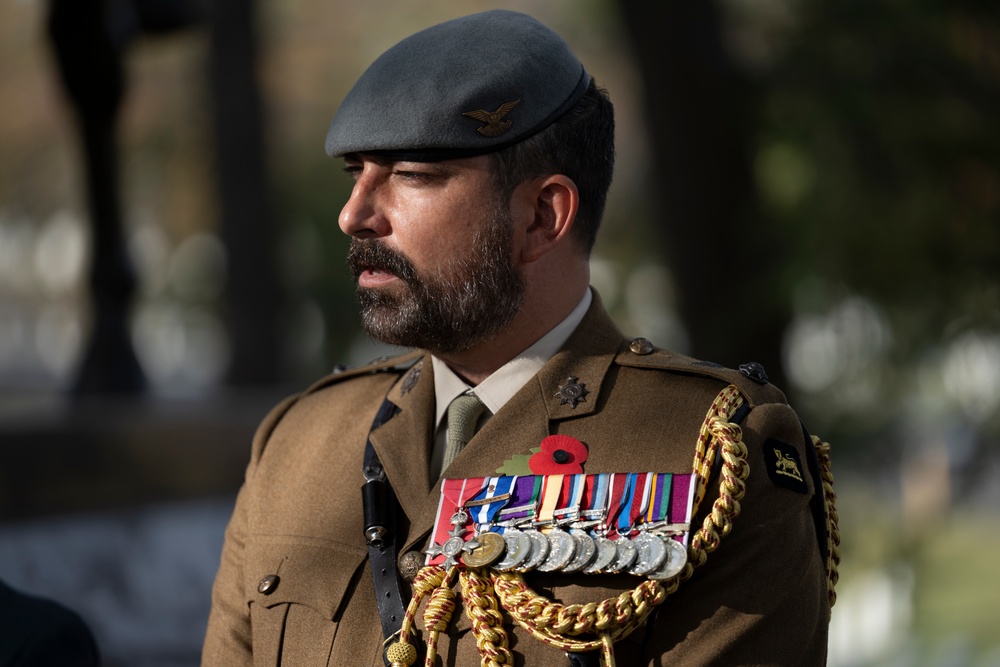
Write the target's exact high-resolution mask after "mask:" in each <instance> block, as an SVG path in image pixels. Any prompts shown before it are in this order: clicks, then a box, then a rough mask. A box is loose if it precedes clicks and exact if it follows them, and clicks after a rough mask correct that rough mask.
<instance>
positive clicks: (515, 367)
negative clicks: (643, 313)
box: [431, 288, 593, 428]
mask: <svg viewBox="0 0 1000 667" xmlns="http://www.w3.org/2000/svg"><path fill="white" fill-rule="evenodd" d="M591 301H593V297H592V296H591V293H590V289H589V288H588V289H587V290H586V291H585V292H584V294H583V298H582V299H580V303H578V304H577V305H576V308H574V309H573V311H572V312H571V313H570V314H569V315H567V316H566V318H565V319H563V321H562V322H560V323H559V324H557V325H555V326H554V327H553V328H552V329H550V330H549V332H548V333H547V334H545V335H544V336H542V337H541V338H539V339H538V340H537V341H535V343H534V344H532V345H531V346H530V347H529V348H527V349H526V350H524V351H523V352H521V353H520V354H518V355H517V356H516V357H514V358H513V359H511V360H510V361H508V362H507V363H506V364H504V365H503V366H501V367H500V368H498V369H497V370H496V371H494V372H493V373H492V374H491V375H490V376H489V377H487V378H486V379H485V380H483V381H482V382H480V383H479V384H478V385H477V386H476V387H470V386H469V385H468V384H467V383H466V382H465V381H464V380H462V378H460V377H458V376H457V375H456V374H455V373H454V372H453V371H452V370H451V369H450V368H448V365H447V364H446V363H445V362H443V361H442V360H440V359H438V358H437V357H431V362H432V364H433V366H434V395H435V417H434V424H435V428H437V427H439V426H440V425H441V420H442V419H443V418H444V415H445V412H447V410H448V405H449V404H450V403H451V402H452V400H454V398H455V397H456V396H459V395H460V394H464V393H466V392H469V391H471V392H472V393H474V394H475V395H476V396H478V397H479V400H481V401H482V402H483V404H484V405H486V408H487V409H488V410H489V411H490V414H491V415H494V414H496V413H497V412H498V411H499V410H500V408H502V407H503V406H504V405H505V404H506V403H507V401H509V400H510V398H511V397H512V396H513V395H514V394H516V393H517V392H518V391H519V390H520V389H521V387H523V386H524V385H525V384H527V383H528V381H529V380H530V379H531V378H533V377H534V376H535V375H536V374H537V373H538V371H539V370H541V368H542V366H544V365H545V363H546V362H547V361H548V360H549V359H551V358H552V357H554V356H555V354H556V352H558V351H559V348H561V347H562V346H563V344H564V343H565V342H566V341H567V340H568V339H569V337H570V335H572V333H573V332H574V331H575V330H576V328H577V327H578V326H579V325H580V322H581V321H583V317H584V315H586V314H587V310H588V309H589V308H590V304H591Z"/></svg>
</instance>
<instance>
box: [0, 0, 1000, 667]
mask: <svg viewBox="0 0 1000 667" xmlns="http://www.w3.org/2000/svg"><path fill="white" fill-rule="evenodd" d="M124 4H125V3H117V4H116V3H108V5H107V6H108V7H111V8H114V7H117V6H119V5H122V6H123V5H124ZM154 4H155V3H154ZM208 4H209V5H210V6H213V7H220V6H225V3H224V2H221V1H219V2H215V3H208ZM246 6H247V7H255V9H256V19H255V21H254V23H253V24H252V25H254V26H256V33H255V35H256V63H255V66H254V67H253V68H252V69H251V70H250V71H251V72H256V81H257V83H258V85H259V88H258V90H259V95H260V101H261V105H262V114H263V116H262V123H263V127H264V133H263V136H261V137H253V138H252V139H254V140H260V141H262V144H261V155H262V158H261V159H262V160H263V162H262V168H263V169H264V170H265V171H264V176H262V178H266V183H267V186H266V192H265V193H263V194H264V195H265V196H263V197H250V195H251V194H254V195H260V194H261V193H250V192H246V191H244V192H240V191H239V190H238V189H233V187H232V186H230V187H229V188H228V189H227V190H226V192H224V193H223V194H222V195H220V193H219V187H218V185H217V184H218V183H219V182H220V179H219V177H218V175H217V170H218V166H219V165H220V164H221V163H222V162H223V158H222V157H220V155H219V154H218V150H219V148H218V147H219V145H220V144H219V141H218V137H219V135H220V134H223V133H225V132H226V131H227V129H228V128H229V127H230V126H235V127H241V126H240V124H239V123H237V122H236V121H237V120H239V119H240V117H241V112H240V107H239V106H232V105H230V106H229V107H227V106H226V105H225V103H224V102H221V101H220V100H219V97H220V96H219V94H218V91H219V87H220V86H221V85H222V84H223V82H225V81H226V76H227V74H226V72H227V70H225V69H221V70H213V69H212V68H213V67H223V65H222V64H221V60H220V59H219V57H218V52H217V51H218V49H219V48H220V47H219V42H218V33H217V32H215V33H213V32H212V31H211V30H210V29H209V28H208V27H206V26H207V25H208V24H209V22H210V20H209V19H208V18H206V19H204V20H203V21H202V22H200V23H196V24H194V25H192V26H190V27H188V28H186V29H185V30H182V31H177V32H172V33H170V34H164V35H143V36H141V37H139V38H136V39H134V40H132V41H131V42H129V44H128V45H127V47H126V48H124V49H123V53H122V58H123V62H124V65H125V82H126V89H125V98H124V101H123V107H122V111H121V117H120V125H119V134H118V145H119V149H120V165H121V168H120V174H121V192H122V197H123V199H122V208H123V211H124V214H123V217H124V221H125V222H124V225H125V236H126V239H127V247H128V250H129V254H130V257H131V258H132V260H133V262H134V265H135V267H136V270H137V272H138V277H139V281H138V290H137V294H136V298H135V305H134V309H133V312H132V316H131V335H132V341H133V344H134V346H135V348H136V353H137V356H138V358H139V360H140V362H141V364H142V368H143V371H144V372H145V374H146V377H147V379H148V383H149V386H150V390H149V391H150V393H151V394H152V395H153V396H154V397H164V398H169V397H171V396H212V395H216V394H218V393H219V392H221V391H225V389H226V387H227V386H231V385H232V382H231V381H232V380H235V379H240V380H242V381H243V382H246V381H249V380H253V377H250V378H247V377H243V378H234V377H233V374H232V371H231V361H232V360H233V359H234V358H236V356H237V352H236V348H235V347H234V344H233V340H234V335H233V334H234V332H233V324H232V322H233V319H232V318H231V315H232V310H233V308H234V306H233V302H232V297H233V295H234V294H235V295H239V296H240V298H241V299H242V303H243V304H244V305H243V306H242V307H243V308H244V309H245V308H246V307H247V304H248V303H249V305H250V309H251V311H252V306H253V304H254V299H255V298H257V297H262V296H263V297H266V299H265V300H264V301H261V302H260V303H261V309H260V312H259V315H258V318H257V320H256V321H254V320H253V319H251V320H249V321H248V320H246V319H245V318H244V319H241V320H238V321H239V322H240V324H237V325H236V326H239V327H244V328H245V327H259V328H260V329H261V330H262V331H264V330H266V331H267V332H268V336H265V337H264V338H265V339H266V340H269V341H270V342H269V343H268V345H270V346H271V356H272V362H273V368H271V369H269V370H267V371H266V373H271V376H270V377H264V376H260V377H259V378H258V379H259V380H260V381H264V380H265V379H266V380H268V381H269V382H272V383H278V384H280V385H281V386H287V387H290V388H295V387H301V386H303V385H304V384H306V383H308V382H309V381H310V380H312V379H314V378H316V377H318V376H319V375H322V374H324V373H325V372H327V370H328V369H329V368H331V367H332V366H333V365H334V364H335V363H338V362H349V363H363V362H364V361H366V360H367V359H369V358H371V357H374V356H377V355H378V354H381V353H382V349H381V348H379V347H378V346H376V345H374V344H372V343H371V342H370V341H368V340H367V339H365V338H364V336H363V335H361V334H360V333H359V326H358V317H357V314H356V305H355V302H354V297H353V289H352V287H351V282H350V279H349V276H348V273H347V270H346V266H345V264H344V261H343V257H344V253H345V250H346V239H345V238H344V237H343V236H342V235H341V234H340V232H339V230H338V228H337V224H336V219H337V214H338V212H339V209H340V206H341V204H342V202H343V201H344V200H345V199H346V197H347V194H348V192H349V179H348V178H346V177H345V176H343V175H342V174H340V173H339V168H340V165H339V164H338V163H337V161H333V160H330V159H328V158H327V157H326V156H325V155H324V153H323V138H324V134H325V131H326V126H327V124H328V123H329V120H330V118H331V117H332V115H333V112H334V111H335V110H336V107H337V105H338V103H339V101H340V100H341V99H342V97H343V95H344V94H345V93H346V91H347V89H348V88H349V86H350V85H351V84H352V83H353V81H354V80H355V79H356V77H357V76H358V75H359V74H360V72H361V71H362V70H363V69H364V68H365V67H366V66H367V65H368V64H369V63H370V62H371V61H372V60H373V59H374V58H375V57H377V56H378V55H379V54H380V53H381V52H382V51H383V50H385V49H386V48H388V47H389V46H391V45H392V44H394V43H395V42H396V41H398V40H399V39H400V38H402V37H403V36H405V35H408V34H410V33H412V32H413V31H415V30H417V29H419V28H422V27H425V26H428V25H431V24H433V23H436V22H438V21H441V20H445V19H448V18H451V17H454V16H458V15H461V14H464V13H468V12H470V11H473V10H480V9H486V8H490V7H495V6H502V7H507V8H512V9H520V10H524V11H528V12H529V13H531V14H533V15H535V16H536V17H538V18H539V19H541V20H542V21H543V22H546V23H547V24H549V25H550V26H552V27H553V28H554V29H556V30H557V31H558V32H559V33H560V34H562V35H563V36H564V37H565V38H566V40H567V41H568V42H569V43H570V45H571V46H572V47H573V49H574V50H575V51H576V52H577V54H578V55H579V56H580V58H581V59H582V60H583V61H584V63H585V64H586V65H587V67H588V69H589V70H590V72H591V73H592V74H593V75H594V76H595V78H596V79H597V81H598V83H600V84H602V85H604V86H605V87H606V88H607V89H608V90H609V93H610V94H611V97H612V99H613V100H614V102H615V105H616V109H617V112H618V119H619V131H618V145H619V162H618V164H619V167H618V170H617V173H616V180H615V184H614V186H613V190H612V193H611V198H610V201H609V205H608V214H607V219H606V222H605V225H604V228H603V229H602V232H601V234H600V236H599V239H598V245H597V248H596V250H595V254H594V259H593V263H592V268H593V282H594V284H595V286H596V287H597V288H598V290H599V291H600V292H601V294H602V296H603V298H604V300H605V302H606V303H607V304H608V305H609V307H610V308H611V309H612V312H613V313H614V315H615V317H616V320H617V321H618V322H619V324H620V326H621V328H622V329H623V330H624V331H625V332H626V333H629V334H634V335H645V336H647V337H649V338H651V339H652V340H653V341H654V342H655V343H657V344H659V345H661V346H663V347H669V348H673V349H677V350H679V351H682V352H686V353H689V354H692V355H695V356H698V357H701V358H706V359H711V360H713V361H718V362H720V363H724V364H726V365H730V366H733V365H737V364H739V363H742V362H744V361H749V360H757V361H761V362H763V363H764V364H765V366H766V367H767V369H768V372H769V374H770V375H771V377H772V379H773V380H775V381H776V382H778V383H780V384H781V386H783V387H784V388H785V389H786V391H787V393H788V394H789V396H790V398H791V399H792V401H793V403H794V404H795V405H796V407H797V408H798V409H799V412H800V413H801V414H802V416H803V418H804V419H805V421H806V423H807V424H808V425H809V427H810V429H811V430H812V431H813V432H814V433H817V434H820V435H822V436H823V437H824V439H827V440H829V441H830V442H832V443H833V446H834V450H833V451H834V464H835V472H836V473H837V475H838V492H839V495H840V503H841V508H842V510H841V517H842V523H843V532H844V545H843V548H842V552H843V556H844V566H843V569H842V572H843V577H842V585H841V589H840V601H839V603H838V606H837V607H835V609H834V632H833V634H832V639H831V664H838V665H910V664H915V665H937V664H949V665H987V664H1000V640H998V639H997V637H996V633H995V632H994V627H995V625H996V623H997V621H998V620H1000V618H998V612H997V611H996V610H997V609H1000V586H997V585H996V584H995V583H993V582H994V580H995V575H994V574H993V569H992V567H993V561H994V560H995V558H996V555H997V554H998V553H1000V537H997V535H998V534H1000V531H998V530H997V529H998V528H1000V515H998V511H997V508H998V507H1000V483H998V482H997V478H998V476H1000V125H998V120H997V119H998V118H1000V7H998V6H997V4H996V3H988V2H983V1H974V0H959V1H955V2H945V1H944V0H923V1H921V2H900V1H899V0H867V1H865V0H844V1H842V2H831V1H823V2H806V1H805V0H769V1H767V2H751V1H750V0H720V1H718V2H714V3H711V2H679V1H671V2H658V3H651V2H643V1H642V0H620V1H619V2H615V1H614V0H558V1H553V2H548V3H545V4H540V3H530V2H527V0H524V1H520V2H481V3H476V4H475V5H469V4H468V3H460V2H457V1H456V0H433V1H432V2H425V3H420V4H419V5H417V4H416V3H404V2H394V3H389V4H384V3H363V2H346V1H344V2H318V1H317V0H284V1H281V2H277V1H275V0H258V2H257V3H255V4H254V3H247V5H246ZM47 8H48V6H47V5H46V3H43V2H39V1H38V0H20V1H18V2H10V3H4V4H3V5H0V99H2V100H3V103H4V104H3V111H2V112H0V146H2V151H0V410H3V411H4V412H12V411H15V410H17V409H18V408H19V407H20V406H23V405H25V403H26V401H30V400H32V399H33V398H37V397H44V396H48V395H51V394H53V393H58V392H61V391H64V390H65V389H67V388H68V387H70V386H72V384H73V381H74V377H75V374H76V373H77V369H78V367H79V364H80V363H81V357H82V354H83V350H84V349H85V346H86V342H87V337H88V335H89V330H90V327H91V315H90V312H91V310H90V307H89V302H90V300H89V296H88V294H87V292H86V279H85V276H86V272H87V264H88V258H89V257H90V256H91V252H92V250H91V245H90V243H91V242H90V237H89V232H88V227H87V220H86V205H85V200H84V196H83V188H84V185H83V182H84V179H83V176H82V173H81V157H80V151H79V148H78V146H79V143H78V142H79V138H78V137H77V136H76V135H75V130H74V126H73V124H72V120H71V115H70V113H69V111H68V109H67V107H66V106H65V104H64V101H63V97H64V96H63V94H62V93H61V91H60V86H59V82H58V78H57V75H56V68H55V66H54V62H53V57H52V53H51V49H50V47H49V45H48V43H47V41H46V37H45V32H44V26H45V20H46V12H47ZM227 25H228V24H227ZM248 25H250V24H248ZM245 64H246V63H244V65H245ZM250 111H252V110H250ZM213 119H214V120H213ZM248 140H249V138H248ZM229 141H231V142H232V141H235V142H236V143H237V144H239V141H240V138H239V134H238V133H237V134H236V135H235V136H231V137H230V139H229ZM230 145H232V144H230ZM227 201H228V202H229V203H228V204H227V203H226V202H227ZM247 201H249V202H261V203H253V204H252V205H251V207H250V210H249V211H247V210H246V209H244V213H242V214H240V213H237V214H236V216H237V217H236V218H232V217H231V218H229V219H226V214H225V213H224V211H223V209H226V210H229V211H232V210H233V208H232V207H233V206H236V207H237V209H236V210H239V209H238V206H239V204H240V203H241V202H242V203H246V202H247ZM265 206H266V207H269V208H268V211H267V213H268V218H267V222H266V225H267V226H266V227H265V228H264V229H263V231H261V228H260V227H259V226H256V225H258V224H260V223H259V222H258V223H255V226H252V227H251V226H247V227H245V228H242V227H240V219H239V215H244V216H250V215H252V214H253V213H254V212H260V211H261V209H262V208H263V207H265ZM230 215H232V214H231V213H230ZM224 219H225V224H224V223H223V220H224ZM241 234H242V235H256V234H267V235H269V236H268V237H267V239H265V240H264V246H265V247H267V248H270V250H271V253H270V258H269V259H268V260H258V262H257V263H258V264H263V263H265V262H266V263H268V265H267V266H261V267H260V273H261V274H262V275H264V276H265V277H266V276H267V275H272V276H273V281H274V283H273V284H272V285H271V286H268V284H267V283H261V284H258V285H255V286H250V285H248V284H246V283H245V282H241V280H236V281H235V282H234V278H233V276H236V275H243V276H246V275H247V273H246V272H247V271H249V272H250V273H251V274H252V273H253V267H249V268H248V267H246V266H244V269H243V271H244V272H243V273H236V274H234V273H233V272H232V267H233V266H234V264H236V263H237V262H238V261H239V260H234V259H233V253H234V252H240V251H239V250H238V249H239V248H240V247H241ZM255 238H256V237H255ZM243 240H244V241H245V238H244V239H243ZM239 257H240V258H243V257H244V256H243V255H242V254H241V255H239ZM272 286H273V288H274V292H273V294H272V292H271V291H270V290H271V287H272ZM265 302H266V303H265ZM268 304H270V305H268ZM272 312H276V313H277V314H276V315H268V314H267V313H272ZM258 354H259V353H258ZM237 375H238V374H237Z"/></svg>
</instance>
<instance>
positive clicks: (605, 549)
mask: <svg viewBox="0 0 1000 667" xmlns="http://www.w3.org/2000/svg"><path fill="white" fill-rule="evenodd" d="M594 544H595V545H596V546H597V553H596V554H595V555H594V560H592V561H591V562H590V565H588V566H587V567H585V568H583V572H584V574H601V573H602V572H605V571H606V568H607V567H608V566H609V565H611V563H613V562H614V561H615V559H617V558H618V547H617V545H615V543H614V542H613V541H612V540H609V539H608V538H606V537H601V536H598V537H595V538H594Z"/></svg>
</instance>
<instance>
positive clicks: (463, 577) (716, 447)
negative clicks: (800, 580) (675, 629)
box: [400, 385, 840, 667]
mask: <svg viewBox="0 0 1000 667" xmlns="http://www.w3.org/2000/svg"><path fill="white" fill-rule="evenodd" d="M744 400H745V399H744V398H743V395H742V394H741V393H740V392H739V389H737V388H736V387H735V386H733V385H730V386H729V387H726V388H725V389H723V390H722V392H720V393H719V395H718V396H717V397H716V398H715V401H714V402H713V403H712V407H711V408H710V409H709V411H708V414H707V415H706V417H705V421H704V423H703V424H702V428H701V431H700V433H699V437H698V442H697V445H696V447H695V456H694V462H693V464H692V469H693V472H694V476H695V495H694V508H693V510H692V512H693V513H694V512H697V509H698V506H699V504H700V503H701V501H702V500H703V499H704V496H705V493H706V489H707V487H708V480H709V477H710V475H711V473H712V467H713V465H714V462H715V457H716V456H717V455H718V456H721V457H722V473H721V475H720V479H719V495H718V498H716V500H715V502H714V503H713V504H712V509H711V511H710V512H709V513H708V515H707V516H706V517H705V520H704V521H703V522H702V526H701V528H699V530H698V531H697V532H696V533H695V534H694V535H693V537H692V539H691V544H690V546H689V548H688V562H687V564H686V565H685V566H684V570H683V571H682V572H681V573H680V574H678V575H677V576H676V577H674V578H672V579H670V580H668V581H665V582H660V581H656V580H646V581H643V582H642V583H641V584H639V585H638V586H636V587H635V588H634V589H633V590H631V591H625V592H624V593H622V594H621V595H619V596H617V597H613V598H608V599H606V600H602V601H601V602H596V603H588V604H582V605H581V604H572V605H562V604H560V603H557V602H553V601H551V600H548V599H546V598H544V597H542V596H541V595H539V594H538V593H536V592H535V591H533V590H532V589H531V587H530V586H528V585H527V583H525V581H524V578H523V577H522V576H521V575H520V574H517V573H511V572H496V571H492V570H491V571H489V577H488V578H487V577H486V576H485V575H484V572H483V571H481V570H476V569H462V570H461V572H460V575H459V577H460V582H461V585H462V592H463V597H464V599H465V603H466V613H467V614H468V616H469V619H470V620H471V621H472V630H473V634H474V636H475V637H476V647H477V649H478V650H479V654H480V656H481V658H482V665H483V667H512V665H513V656H512V654H511V652H510V650H509V648H508V643H507V634H506V631H505V630H504V627H503V616H502V615H501V614H500V610H499V609H498V607H497V598H499V603H500V606H502V607H503V608H504V609H506V610H507V612H508V613H509V614H510V616H511V618H512V619H513V620H514V621H515V622H516V623H517V624H518V625H520V626H521V627H522V628H524V629H525V630H526V631H527V632H528V633H529V634H531V636H533V637H535V638H536V639H538V640H540V641H542V642H544V643H545V644H548V645H549V646H552V647H555V648H557V649H559V650H562V651H569V652H573V653H586V652H589V651H600V655H601V664H602V665H603V666H604V667H614V649H613V646H614V642H616V641H618V640H619V639H622V638H624V637H627V636H628V635H629V634H631V633H632V632H633V631H635V629H636V628H638V627H639V626H641V625H642V624H643V623H644V622H645V621H646V618H647V617H648V616H649V614H650V613H651V612H652V610H653V609H654V608H655V607H656V606H657V605H660V604H662V603H663V601H664V600H666V598H667V596H668V595H670V594H671V593H674V592H675V591H676V590H677V588H678V587H679V586H680V583H681V582H682V581H686V580H687V579H688V578H690V577H691V575H692V574H693V573H694V568H696V567H700V566H701V565H703V564H704V563H705V562H706V560H707V558H708V554H710V553H712V552H713V551H715V550H716V549H717V548H718V546H719V543H720V541H721V540H722V538H724V537H725V536H726V535H728V534H729V533H730V531H731V530H732V527H733V519H735V518H736V517H737V516H738V515H739V513H740V500H741V499H742V498H743V495H744V494H745V493H746V484H745V481H746V479H747V476H748V475H749V473H750V466H749V464H748V463H747V448H746V446H745V445H744V444H743V442H742V430H741V429H740V427H739V426H738V425H736V424H732V423H730V422H729V419H730V418H731V417H732V415H733V414H734V413H735V412H736V410H737V409H738V408H739V407H740V406H741V405H742V404H743V402H744ZM827 469H828V468H827ZM826 487H827V484H826V477H825V476H824V490H825V491H826ZM832 492H833V489H832V477H831V478H830V488H829V490H828V492H827V498H828V499H829V498H830V495H831V494H832ZM829 507H830V508H832V500H829ZM830 515H831V514H830V513H829V512H828V516H830ZM832 516H833V517H834V521H833V529H834V530H832V531H830V535H831V540H834V539H835V542H836V544H839V541H840V534H839V532H836V520H835V517H836V513H835V510H834V512H833V514H832ZM834 535H836V537H835V538H834V537H833V536H834ZM831 553H836V549H835V548H834V549H831ZM836 562H837V563H839V554H837V556H836ZM829 567H830V566H829V565H828V570H829ZM456 570H457V566H456V567H453V568H451V570H450V571H449V572H448V573H445V572H444V570H443V568H441V567H439V566H427V567H424V568H423V569H422V570H421V571H420V572H419V573H418V574H417V577H416V578H415V579H414V582H413V588H414V597H413V599H412V600H411V601H410V606H409V607H408V608H407V610H406V614H405V615H404V618H403V629H402V630H401V631H400V642H401V643H409V634H410V632H411V631H412V626H413V616H414V614H415V613H416V609H417V607H418V606H419V604H420V603H421V601H422V600H423V599H424V598H425V597H426V596H427V594H428V593H429V592H430V591H432V590H433V591H435V595H434V596H432V600H431V602H430V603H429V604H428V611H427V612H425V614H424V624H425V626H426V627H427V628H428V631H429V632H430V634H431V635H432V637H431V638H430V640H429V641H428V652H427V660H426V661H425V665H426V666H427V667H431V665H432V664H433V658H432V655H434V654H436V643H437V637H436V635H437V633H439V632H441V631H442V630H444V629H445V628H446V627H447V624H448V620H450V617H451V611H450V609H449V610H448V611H447V618H445V614H444V612H445V608H446V607H447V604H445V601H446V600H447V601H448V602H450V604H451V609H453V608H454V602H453V599H452V598H450V597H449V596H448V595H447V594H445V593H441V594H440V602H438V604H437V607H436V609H435V611H434V612H431V611H430V607H431V606H432V605H434V604H435V602H434V601H435V599H437V598H438V597H439V596H438V594H437V590H440V589H441V588H445V589H448V590H449V591H450V585H451V580H452V578H453V576H454V572H455V571H456ZM833 572H834V577H835V576H836V565H835V564H834V566H833ZM830 590H831V595H832V587H831V589H830ZM581 635H587V636H588V637H582V636H581Z"/></svg>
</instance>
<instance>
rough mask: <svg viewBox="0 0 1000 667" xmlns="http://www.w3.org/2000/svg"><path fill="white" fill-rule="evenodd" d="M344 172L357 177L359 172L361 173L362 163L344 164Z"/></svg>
mask: <svg viewBox="0 0 1000 667" xmlns="http://www.w3.org/2000/svg"><path fill="white" fill-rule="evenodd" d="M344 173H345V174H349V175H350V176H353V177H355V178H357V176H358V174H360V173H361V165H357V164H348V165H344Z"/></svg>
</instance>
